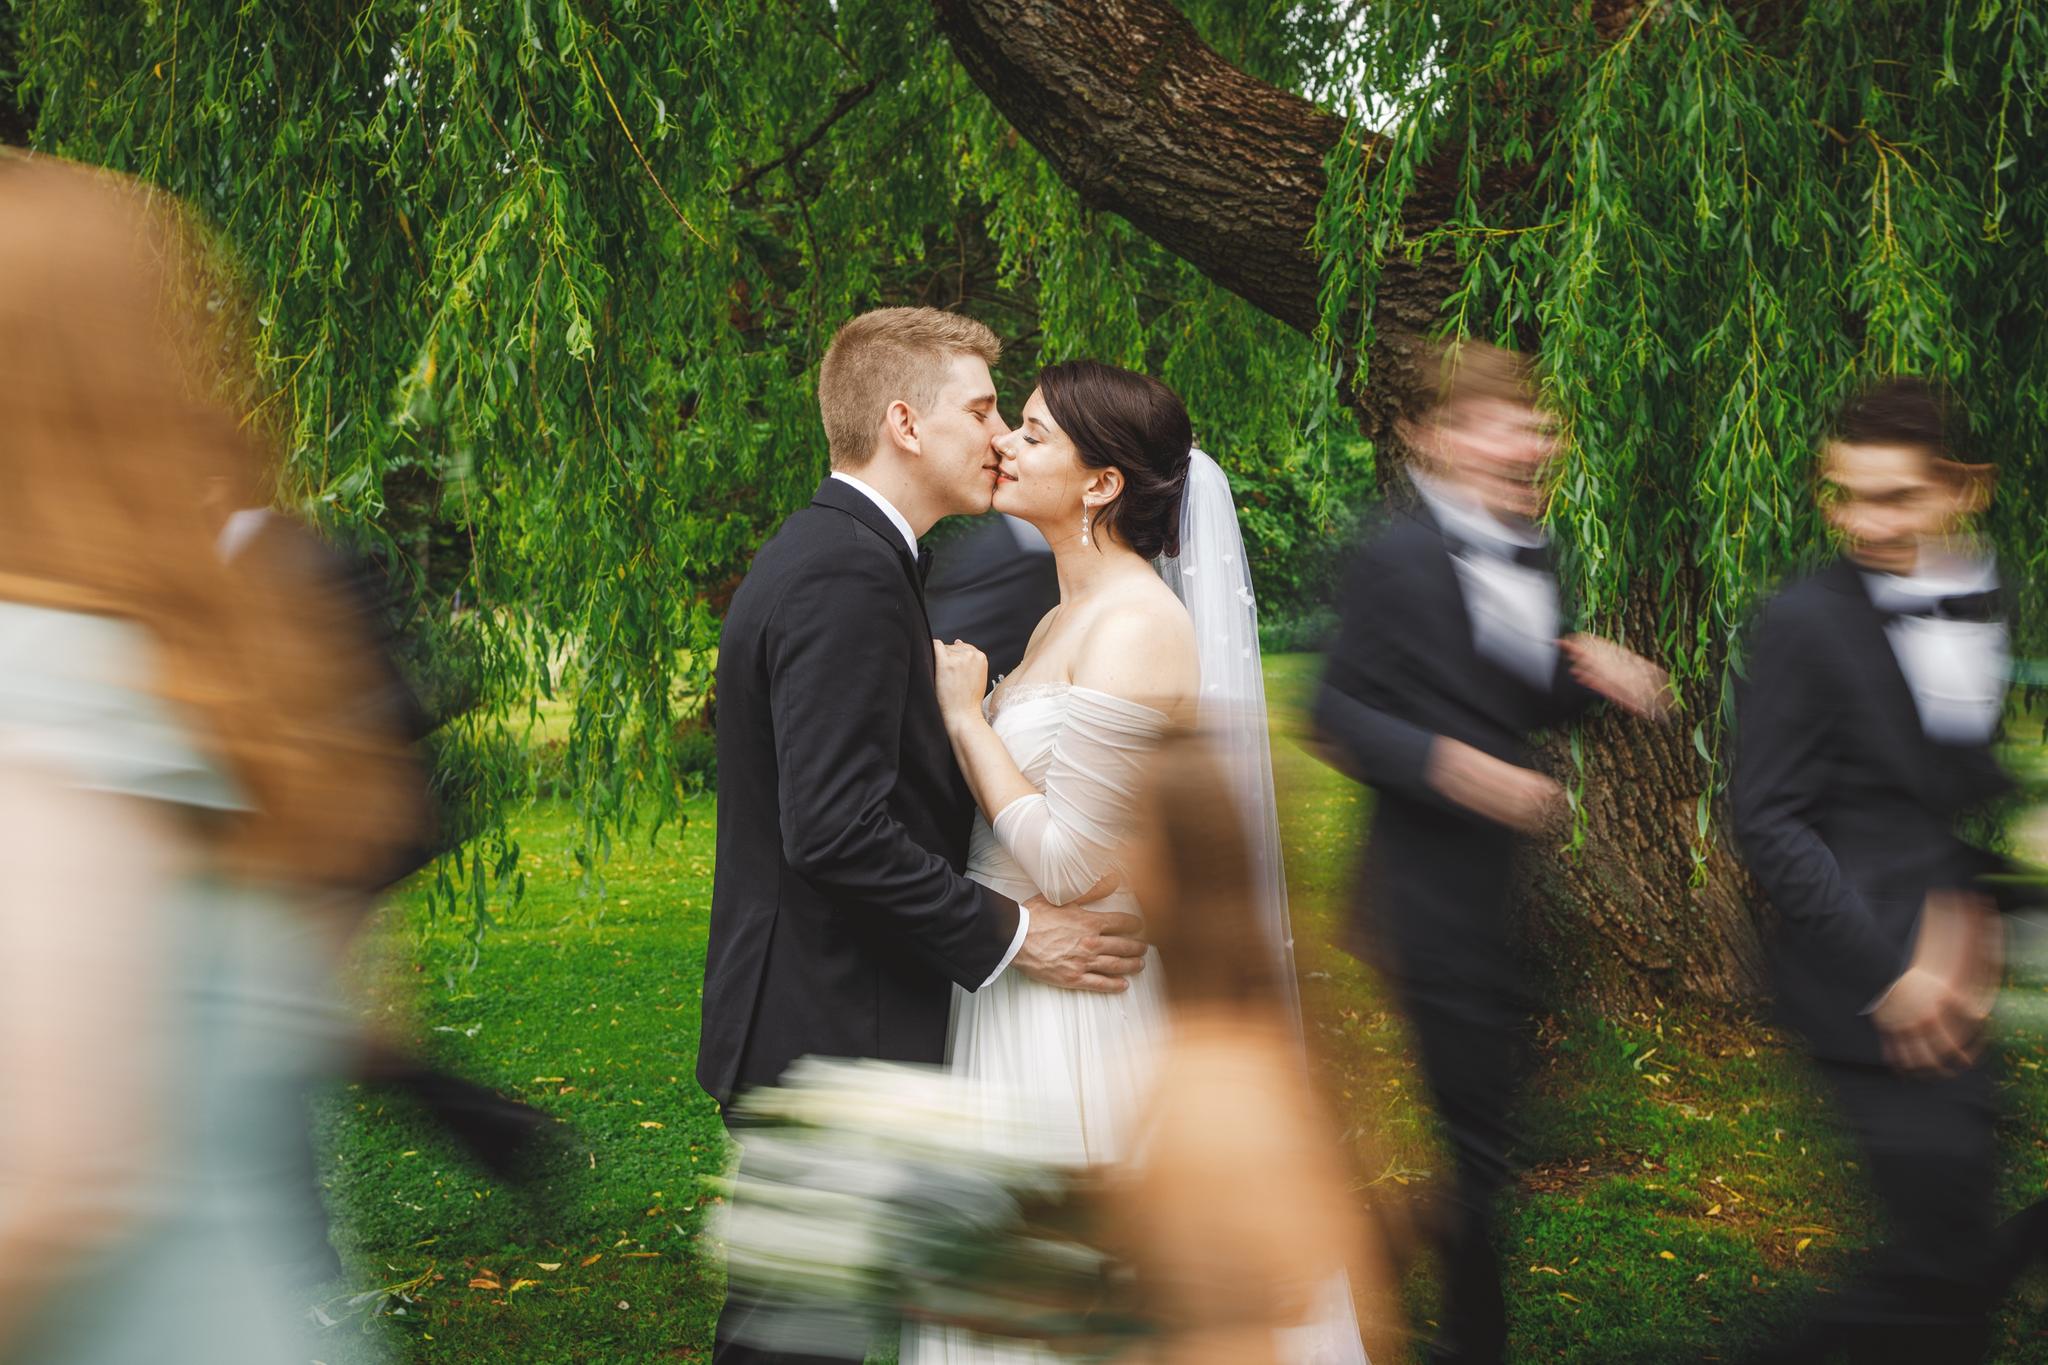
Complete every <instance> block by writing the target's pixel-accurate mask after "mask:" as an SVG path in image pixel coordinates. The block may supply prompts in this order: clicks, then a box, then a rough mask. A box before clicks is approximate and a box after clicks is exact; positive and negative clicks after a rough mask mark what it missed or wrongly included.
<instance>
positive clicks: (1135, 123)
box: [934, 0, 1758, 1006]
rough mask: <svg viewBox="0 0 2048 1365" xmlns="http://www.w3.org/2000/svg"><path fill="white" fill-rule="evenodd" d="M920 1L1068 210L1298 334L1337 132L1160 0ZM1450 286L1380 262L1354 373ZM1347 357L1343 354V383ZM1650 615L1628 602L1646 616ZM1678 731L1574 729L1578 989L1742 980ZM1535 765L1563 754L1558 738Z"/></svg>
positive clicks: (1304, 322)
mask: <svg viewBox="0 0 2048 1365" xmlns="http://www.w3.org/2000/svg"><path fill="white" fill-rule="evenodd" d="M1608 8H1627V7H1626V6H1621V7H1615V6H1608ZM934 9H935V11H936V13H937V17H938V24H939V28H940V29H941V31H942V32H944V33H945V35H946V36H947V38H948V39H949V41H950V42H951V43H952V46H953V51H954V52H955V54H957V56H958V57H959V60H960V62H961V64H962V65H963V66H964V67H965V68H966V70H967V72H968V74H969V75H970V77H971V78H972V79H973V80H974V82H975V84H976V85H977V86H979V87H980V88H981V89H982V91H983V92H985V93H986V94H987V95H988V97H989V99H990V100H991V101H993V102H994V104H995V106H996V107H997V109H999V110H1000V111H1001V112H1002V114H1003V115H1004V117H1006V118H1007V119H1008V120H1009V121H1010V124H1011V126H1013V127H1014V128H1016V129H1017V131H1018V132H1019V133H1020V134H1022V135H1023V136H1024V137H1025V138H1026V139H1028V140H1029V141H1030V142H1031V144H1032V145H1033V146H1034V147H1036V148H1037V149H1038V151H1039V152H1040V153H1041V154H1042V155H1043V156H1044V157H1045V158H1046V160H1047V161H1048V162H1049V163H1051V165H1052V166H1053V168H1054V169H1055V170H1056V171H1057V172H1058V173H1059V175H1060V178H1061V179H1062V180H1063V181H1065V182H1066V184H1067V185H1069V186H1070V187H1072V189H1073V190H1074V191H1075V192H1076V193H1077V194H1078V195H1079V196H1080V197H1081V201H1082V202H1083V203H1085V204H1087V205H1088V206H1089V207H1090V208H1093V209H1098V210H1101V211H1104V212H1109V213H1115V214H1117V215H1119V216H1121V217H1123V218H1125V219H1127V220H1128V221H1129V222H1130V223H1131V224H1132V225H1133V226H1135V227H1137V228H1138V229H1139V230H1140V231H1142V232H1144V233H1145V234H1146V235H1147V236H1150V237H1151V238H1153V239H1154V240H1155V241H1157V242H1159V243H1160V244H1161V245H1162V246H1165V247H1166V248H1167V249H1168V250H1170V251H1172V252H1174V253H1175V254H1176V255H1178V256H1180V257H1182V258H1183V259H1185V260H1187V261H1188V262H1189V263H1190V264H1192V265H1194V266H1195V267H1196V268H1197V269H1199V270H1201V271H1202V273H1203V274H1205V275H1207V276H1208V277H1209V278H1210V279H1212V280H1214V281H1216V282H1217V283H1218V284H1220V285H1222V286H1223V287H1224V288H1226V289H1229V290H1230V291H1231V292H1233V293H1235V294H1237V295H1238V296H1240V297H1241V298H1244V299H1245V300H1247V301H1248V302H1250V303H1252V304H1254V305H1255V306H1257V307H1259V308H1260V309H1263V310H1264V311H1265V312H1267V313H1270V314H1272V315H1273V316H1274V317H1276V318H1278V319H1279V320H1281V321H1282V322H1285V323H1287V324H1288V325H1289V326H1292V327H1295V328H1297V329H1300V330H1301V331H1304V332H1308V331H1312V330H1313V329H1314V328H1315V326H1316V324H1317V320H1318V311H1317V292H1318V275H1317V266H1316V259H1315V256H1314V255H1313V253H1311V252H1310V251H1309V249H1308V236H1309V231H1310V228H1311V227H1312V226H1313V225H1314V222H1315V215H1316V209H1317V205H1318V204H1319V202H1320V201H1321V198H1322V194H1323V188H1324V185H1325V183H1326V182H1325V176H1324V160H1325V157H1326V156H1327V154H1328V153H1329V151H1330V150H1331V148H1333V147H1334V146H1335V145H1336V143H1337V139H1338V138H1339V137H1340V136H1342V134H1343V125H1342V124H1341V122H1340V121H1339V120H1338V119H1337V118H1335V117H1334V116H1333V115H1331V114H1330V113H1329V112H1328V111H1326V110H1323V109H1321V108H1319V107H1317V106H1316V105H1315V104H1313V103H1311V102H1310V101H1308V100H1305V99H1303V98H1301V97H1300V96H1298V95H1295V94H1293V93H1291V92H1289V91H1286V90H1282V89H1280V88H1278V87H1276V86H1273V85H1269V84H1267V83H1266V82H1264V81H1261V80H1258V79H1255V78H1254V77H1252V76H1249V75H1247V74H1246V73H1244V72H1243V71H1240V70H1238V69H1237V68H1236V67H1234V66H1232V65H1231V64H1230V63H1229V62H1228V61H1226V60H1224V59H1223V57H1222V56H1220V55H1219V54H1218V53H1217V52H1216V51H1214V50H1213V49H1212V48H1210V47H1209V46H1208V45H1207V44H1206V43H1204V42H1203V41H1202V40H1201V38H1200V36H1199V35H1198V34H1197V33H1196V32H1195V30H1194V27H1193V25H1191V24H1190V23H1189V22H1188V21H1187V19H1186V17H1185V16H1183V15H1182V14H1181V13H1180V12H1179V11H1178V10H1177V9H1175V8H1174V7H1173V6H1172V5H1171V4H1168V3H1164V2H1163V0H934ZM1452 169H1453V167H1452V165H1451V164H1450V163H1449V162H1448V161H1446V162H1444V163H1441V164H1439V165H1438V166H1436V167H1434V168H1433V169H1432V170H1431V171H1430V172H1429V173H1427V174H1425V175H1424V176H1423V177H1421V180H1420V182H1419V183H1418V185H1417V187H1416V190H1415V192H1414V194H1413V195H1412V196H1411V198H1410V199H1409V201H1408V204H1407V207H1406V219H1407V223H1408V226H1409V229H1410V231H1411V232H1421V231H1426V230H1427V229H1428V228H1429V227H1430V226H1431V225H1432V224H1434V223H1436V222H1439V221H1441V220H1442V217H1443V215H1444V214H1445V212H1446V211H1447V209H1448V206H1449V204H1450V186H1451V174H1452ZM1452 284H1453V274H1452V265H1451V263H1450V262H1449V261H1447V260H1443V259H1428V258H1425V259H1424V260H1423V261H1421V262H1419V263H1409V262H1407V261H1405V260H1400V261H1390V262H1388V264H1387V266H1386V269H1385V270H1384V272H1383V274H1382V276H1381V281H1380V286H1379V289H1378V294H1377V298H1376V301H1375V311H1374V318H1373V321H1374V327H1375V332H1376V334H1377V335H1378V336H1379V337H1380V338H1381V339H1380V340H1379V341H1378V342H1376V343H1375V346H1374V352H1373V354H1372V355H1371V356H1370V357H1369V359H1370V370H1369V373H1371V374H1375V375H1381V374H1388V373H1393V372H1396V371H1395V369H1394V367H1395V366H1396V365H1397V364H1398V363H1399V359H1400V356H1401V353H1402V352H1404V351H1405V350H1406V349H1407V348H1408V347H1409V346H1410V345H1412V344H1413V342H1414V340H1415V339H1416V338H1417V337H1418V336H1419V335H1420V334H1421V333H1423V332H1425V331H1426V330H1427V329H1429V328H1430V327H1431V326H1433V325H1434V324H1435V323H1436V322H1437V321H1438V319H1439V316H1440V313H1439V305H1440V304H1441V302H1442V300H1443V299H1444V297H1445V296H1446V295H1447V294H1448V293H1449V292H1450V290H1451V288H1452ZM1353 334H1355V333H1353ZM1359 359H1360V357H1357V356H1353V355H1344V356H1340V357H1339V363H1340V365H1341V366H1342V367H1343V370H1344V378H1345V379H1346V381H1347V382H1346V385H1345V388H1346V391H1347V393H1348V392H1349V390H1350V388H1351V386H1350V384H1349V383H1348V380H1349V377H1350V375H1351V374H1352V373H1354V372H1355V368H1356V365H1357V363H1358V361H1359ZM1350 401H1351V404H1352V407H1353V409H1354V411H1355V412H1356V414H1357V417H1358V421H1359V425H1360V429H1361V430H1362V431H1363V432H1364V433H1365V435H1367V436H1368V437H1370V438H1371V439H1372V440H1373V441H1374V442H1375V443H1376V445H1377V448H1378V449H1380V450H1381V451H1384V452H1395V451H1398V449H1399V442H1398V440H1397V439H1396V437H1395V430H1394V418H1395V416H1396V411H1395V404H1394V401H1393V397H1392V394H1391V392H1390V386H1383V385H1369V386H1368V387H1367V388H1366V390H1365V391H1364V392H1362V393H1358V394H1355V395H1353V396H1352V397H1351V399H1350ZM1647 608H1648V603H1647V602H1638V603H1633V604H1631V607H1630V612H1631V613H1634V614H1643V615H1644V617H1645V620H1647V619H1648V618H1647ZM1688 736H1689V729H1688V727H1687V726H1677V727H1672V728H1669V729H1662V730H1653V729H1651V728H1649V727H1646V726H1642V725H1637V724H1632V723H1629V722H1626V721H1622V720H1617V719H1611V718H1603V719H1600V720H1596V721H1594V722H1593V723H1592V724H1591V725H1590V726H1589V727H1588V728H1587V729H1586V730H1585V732H1584V734H1583V740H1584V743H1583V744H1582V746H1581V747H1582V752H1583V753H1584V754H1585V755H1586V762H1585V773H1584V782H1585V793H1584V799H1585V803H1586V806H1587V820H1586V825H1587V838H1586V840H1585V841H1584V844H1583V846H1582V847H1581V848H1580V849H1579V850H1577V851H1576V852H1575V853H1573V854H1571V855H1568V856H1562V857H1555V858H1544V859H1542V860H1541V862H1540V865H1539V867H1538V868H1537V869H1536V875H1535V876H1534V877H1532V879H1531V881H1532V884H1533V885H1534V886H1535V888H1536V889H1537V892H1538V899H1539V902H1540V907H1539V913H1538V916H1537V925H1538V934H1537V937H1538V941H1539V943H1540V944H1541V945H1542V946H1543V948H1544V950H1545V956H1546V958H1547V959H1548V962H1549V964H1550V966H1551V967H1552V969H1553V971H1554V972H1555V973H1556V975H1557V977H1558V979H1559V982H1560V984H1561V985H1569V988H1570V989H1571V990H1572V991H1573V992H1574V993H1575V994H1578V995H1579V996H1580V997H1581V998H1584V997H1586V996H1591V997H1592V998H1595V999H1598V1000H1601V1001H1604V1002H1607V1003H1609V1004H1611V1005H1615V1006H1620V1005H1623V1004H1630V1003H1637V1002H1640V1001H1641V1000H1642V999H1643V998H1644V997H1646V996H1651V995H1658V994H1667V993H1668V994H1690V995H1696V996H1706V997H1709V998H1715V999H1730V998H1735V997H1739V996H1743V995H1747V994H1750V993H1751V992H1752V991H1753V990H1754V988H1755V986H1756V985H1757V981H1758V978H1757V961H1758V957H1757V945H1756V933H1755V928H1754V923H1753V920H1752V918H1751V914H1750V910H1749V900H1750V896H1749V894H1748V886H1747V883H1746V881H1745V879H1744V878H1743V875H1742V873H1741V870H1740V868H1739V866H1738V865H1737V863H1736V862H1735V860H1734V858H1733V857H1732V856H1730V854H1729V852H1728V851H1727V849H1726V848H1725V847H1724V846H1722V845H1721V844H1718V843H1717V844H1716V845H1715V846H1714V847H1713V848H1712V849H1711V850H1710V851H1709V854H1708V856H1707V858H1706V862H1705V867H1704V869H1703V870H1704V873H1705V876H1704V878H1703V879H1699V878H1696V877H1695V876H1694V860H1693V856H1692V844H1693V834H1694V822H1695V810H1696V806H1697V802H1698V799H1699V794H1700V792H1701V791H1702V790H1704V788H1705V786H1706V783H1707V781H1708V773H1707V771H1706V765H1705V763H1703V762H1702V761H1701V759H1700V757H1699V755H1698V754H1697V753H1696V752H1694V750H1693V748H1692V744H1691V741H1690V739H1689V737H1688ZM1546 762H1547V763H1548V764H1549V765H1551V766H1553V767H1555V768H1560V769H1562V768H1564V767H1566V766H1568V760H1567V759H1566V758H1565V757H1564V755H1563V750H1562V746H1554V747H1553V748H1552V750H1551V751H1550V752H1549V753H1548V754H1547V755H1546ZM1560 775H1561V776H1568V774H1564V773H1562V772H1561V773H1560ZM1696 881H1697V882H1698V884H1697V885H1695V882H1696Z"/></svg>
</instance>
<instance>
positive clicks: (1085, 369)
mask: <svg viewBox="0 0 2048 1365" xmlns="http://www.w3.org/2000/svg"><path fill="white" fill-rule="evenodd" d="M1038 391H1039V393H1040V394H1042V395H1044V397H1045V406H1046V407H1047V408H1048V409H1050V410H1051V412H1052V420H1053V421H1054V422H1055V423H1057V424H1058V426H1059V429H1060V430H1061V431H1064V432H1065V433H1067V436H1068V438H1069V439H1070V440H1072V441H1073V443H1074V449H1075V451H1076V452H1077V453H1078V454H1079V455H1080V457H1081V463H1082V464H1083V465H1084V466H1086V467H1087V468H1089V469H1112V468H1113V469H1116V470H1118V471H1119V472H1121V473H1122V474H1123V476H1124V487H1123V491H1122V492H1121V493H1119V494H1117V495H1116V497H1115V498H1114V499H1113V500H1111V501H1110V502H1108V503H1106V504H1105V505H1103V506H1101V507H1099V508H1097V509H1096V510H1095V524H1096V525H1097V526H1098V527H1100V528H1101V529H1102V530H1104V531H1106V532H1109V533H1111V534H1113V535H1115V536H1116V538H1117V539H1118V540H1121V541H1122V542H1123V543H1124V544H1126V545H1128V546H1130V547H1131V548H1132V549H1133V550H1136V551H1137V552H1138V553H1139V554H1141V555H1143V556H1144V557H1145V558H1147V559H1157V558H1158V557H1159V556H1160V555H1177V554H1179V553H1180V503H1181V494H1182V493H1183V492H1185V491H1186V489H1187V486H1188V451H1189V449H1190V448H1191V447H1192V446H1193V445H1194V443H1195V430H1194V426H1193V424H1192V423H1190V422H1189V421H1188V410H1187V408H1186V407H1185V406H1183V405H1182V403H1181V401H1180V397H1179V395H1178V394H1176V393H1174V391H1173V390H1172V389H1169V388H1167V387H1166V385H1164V384H1162V383H1160V382H1159V381H1158V380H1156V379H1154V378H1152V377H1151V376H1150V375H1144V374H1138V373H1136V372H1134V371H1131V370H1123V369H1118V368H1117V367H1116V366H1114V365H1104V364H1102V363H1101V362H1100V361H1095V360H1069V361H1065V362H1063V363H1061V364H1058V365H1049V366H1047V367H1046V368H1045V369H1044V370H1043V371H1042V372H1041V373H1040V374H1039V376H1038Z"/></svg>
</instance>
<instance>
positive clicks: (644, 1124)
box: [640, 1119, 668, 1128]
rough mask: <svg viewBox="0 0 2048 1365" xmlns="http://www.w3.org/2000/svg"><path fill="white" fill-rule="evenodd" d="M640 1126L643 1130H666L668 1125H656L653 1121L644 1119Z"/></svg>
mask: <svg viewBox="0 0 2048 1365" xmlns="http://www.w3.org/2000/svg"><path fill="white" fill-rule="evenodd" d="M640 1126H641V1127H642V1128H666V1127H667V1126H668V1125H667V1124H665V1123H656V1122H655V1121H654V1120H653V1119H642V1120H640Z"/></svg>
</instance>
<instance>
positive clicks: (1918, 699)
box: [1863, 555, 2011, 744]
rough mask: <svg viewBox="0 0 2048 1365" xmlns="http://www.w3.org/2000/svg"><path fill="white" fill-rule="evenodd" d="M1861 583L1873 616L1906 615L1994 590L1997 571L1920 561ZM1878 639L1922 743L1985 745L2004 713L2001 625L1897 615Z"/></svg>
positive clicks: (1967, 562)
mask: <svg viewBox="0 0 2048 1365" xmlns="http://www.w3.org/2000/svg"><path fill="white" fill-rule="evenodd" d="M1863 581H1864V583H1865V584H1866V585H1867V586H1868V588H1869V591H1870V600H1871V602H1872V604H1873V605H1875V606H1876V607H1877V608H1878V610H1880V611H1885V612H1910V611H1912V610H1914V609H1915V608H1916V607H1919V606H1922V605H1924V604H1926V603H1928V602H1931V601H1933V600H1934V599H1937V598H1942V597H1953V596H1956V595H1958V594H1961V593H1977V592H1987V591H1990V590H1992V589H1995V588H1996V587H1997V586H1998V569H1997V566H1996V564H1995V563H1994V562H1993V561H1992V559H1991V558H1990V557H1989V556H1988V555H1987V556H1984V557H1981V558H1974V559H1965V558H1959V557H1955V556H1942V557H1939V558H1931V557H1927V556H1923V558H1922V561H1921V564H1920V567H1918V568H1917V569H1915V570H1914V571H1913V572H1912V573H1910V574H1881V573H1866V574H1864V575H1863ZM1884 633H1885V638H1886V639H1887V640H1889V641H1890V642H1891V647H1892V655H1893V657H1894V658H1896V659H1897V660H1898V661H1899V672H1901V673H1903V674H1904V675H1905V678H1906V687H1907V688H1908V690H1910V691H1911V692H1912V694H1913V706H1914V709H1915V710H1917V711H1918V712H1919V713H1920V728H1921V729H1922V730H1923V731H1925V732H1926V735H1927V737H1928V738H1929V739H1931V740H1933V741H1934V742H1935V743H1937V744H1983V743H1986V742H1988V741H1989V740H1990V738H1991V736H1992V734H1993V733H1994V732H1995V731H1996V730H1997V729H1998V719H1999V717H2000V716H2001V715H2003V714H2004V712H2005V685H2006V678H2007V674H2008V672H2009V671H2010V662H2011V654H2010V649H2009V645H2008V641H2007V637H2006V630H2005V625H2004V623H2003V622H2001V621H1955V620H1949V619H1947V618H1943V617H1930V616H1913V615H1898V616H1893V617H1892V618H1891V619H1890V620H1889V621H1887V622H1885V627H1884Z"/></svg>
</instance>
